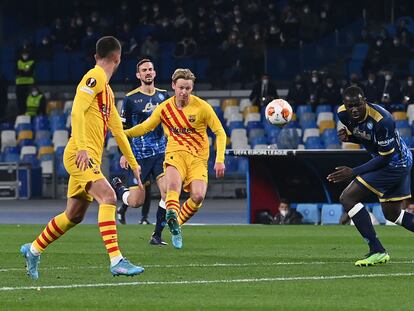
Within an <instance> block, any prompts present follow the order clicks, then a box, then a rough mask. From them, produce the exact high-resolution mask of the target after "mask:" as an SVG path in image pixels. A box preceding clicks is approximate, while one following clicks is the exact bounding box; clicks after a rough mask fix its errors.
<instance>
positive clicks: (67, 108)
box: [63, 100, 73, 116]
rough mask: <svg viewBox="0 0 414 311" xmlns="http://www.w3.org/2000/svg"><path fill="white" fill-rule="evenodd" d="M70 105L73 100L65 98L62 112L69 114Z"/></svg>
mask: <svg viewBox="0 0 414 311" xmlns="http://www.w3.org/2000/svg"><path fill="white" fill-rule="evenodd" d="M72 105H73V101H72V100H67V101H65V104H64V106H63V113H64V114H65V115H66V116H68V115H70V114H71V112H72Z"/></svg>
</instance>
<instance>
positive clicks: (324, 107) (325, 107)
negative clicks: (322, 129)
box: [316, 105, 332, 115]
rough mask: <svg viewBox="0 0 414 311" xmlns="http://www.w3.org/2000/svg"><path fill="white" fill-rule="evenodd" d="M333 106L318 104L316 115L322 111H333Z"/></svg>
mask: <svg viewBox="0 0 414 311" xmlns="http://www.w3.org/2000/svg"><path fill="white" fill-rule="evenodd" d="M331 111H332V106H331V105H318V106H316V115H318V114H319V113H321V112H331Z"/></svg>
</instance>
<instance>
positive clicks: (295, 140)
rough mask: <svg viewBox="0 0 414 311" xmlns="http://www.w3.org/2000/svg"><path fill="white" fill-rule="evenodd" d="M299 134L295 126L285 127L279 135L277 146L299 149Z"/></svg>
mask: <svg viewBox="0 0 414 311" xmlns="http://www.w3.org/2000/svg"><path fill="white" fill-rule="evenodd" d="M298 145H299V136H298V132H297V131H296V129H295V128H286V127H284V128H283V129H282V130H281V131H280V133H279V136H278V137H277V147H278V148H279V149H297V148H298Z"/></svg>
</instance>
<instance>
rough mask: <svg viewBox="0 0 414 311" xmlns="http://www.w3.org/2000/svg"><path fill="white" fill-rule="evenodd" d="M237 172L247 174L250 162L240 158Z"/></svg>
mask: <svg viewBox="0 0 414 311" xmlns="http://www.w3.org/2000/svg"><path fill="white" fill-rule="evenodd" d="M237 171H238V172H239V173H244V174H246V173H247V172H248V171H249V160H248V159H247V158H245V157H240V158H239V162H238V167H237Z"/></svg>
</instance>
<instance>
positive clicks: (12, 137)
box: [1, 130, 17, 152]
mask: <svg viewBox="0 0 414 311" xmlns="http://www.w3.org/2000/svg"><path fill="white" fill-rule="evenodd" d="M16 145H17V140H16V132H15V131H14V130H4V131H2V132H1V152H3V151H4V149H5V148H6V147H8V146H11V147H15V146H16Z"/></svg>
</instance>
